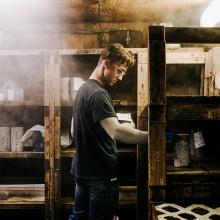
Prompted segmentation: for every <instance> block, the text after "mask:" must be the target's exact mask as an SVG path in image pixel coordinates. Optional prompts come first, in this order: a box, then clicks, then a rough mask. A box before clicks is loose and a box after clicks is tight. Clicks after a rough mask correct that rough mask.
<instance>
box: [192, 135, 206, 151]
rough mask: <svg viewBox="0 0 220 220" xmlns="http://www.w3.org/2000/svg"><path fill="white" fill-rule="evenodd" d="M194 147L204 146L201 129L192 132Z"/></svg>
mask: <svg viewBox="0 0 220 220" xmlns="http://www.w3.org/2000/svg"><path fill="white" fill-rule="evenodd" d="M194 141H195V148H200V147H203V146H205V141H204V138H203V135H202V132H201V131H198V132H196V133H194Z"/></svg>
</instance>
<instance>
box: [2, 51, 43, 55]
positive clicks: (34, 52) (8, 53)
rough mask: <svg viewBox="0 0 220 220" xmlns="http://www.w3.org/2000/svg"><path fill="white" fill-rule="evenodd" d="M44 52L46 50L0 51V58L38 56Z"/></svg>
mask: <svg viewBox="0 0 220 220" xmlns="http://www.w3.org/2000/svg"><path fill="white" fill-rule="evenodd" d="M44 52H45V50H0V56H32V55H37V56H38V55H41V54H42V53H44Z"/></svg>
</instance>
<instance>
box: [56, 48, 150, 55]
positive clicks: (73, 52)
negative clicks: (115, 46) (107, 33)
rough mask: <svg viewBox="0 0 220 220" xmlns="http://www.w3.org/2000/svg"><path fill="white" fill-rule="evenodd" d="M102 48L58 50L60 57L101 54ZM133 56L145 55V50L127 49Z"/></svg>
mask: <svg viewBox="0 0 220 220" xmlns="http://www.w3.org/2000/svg"><path fill="white" fill-rule="evenodd" d="M102 49H103V48H90V49H59V50H58V53H59V54H60V55H77V54H79V55H80V54H82V55H83V54H101V51H102ZM127 50H129V51H131V52H132V53H134V54H138V53H147V48H127Z"/></svg>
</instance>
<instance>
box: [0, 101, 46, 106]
mask: <svg viewBox="0 0 220 220" xmlns="http://www.w3.org/2000/svg"><path fill="white" fill-rule="evenodd" d="M2 106H3V107H11V106H12V107H13V106H44V104H43V103H36V102H35V101H22V102H18V101H0V107H2Z"/></svg>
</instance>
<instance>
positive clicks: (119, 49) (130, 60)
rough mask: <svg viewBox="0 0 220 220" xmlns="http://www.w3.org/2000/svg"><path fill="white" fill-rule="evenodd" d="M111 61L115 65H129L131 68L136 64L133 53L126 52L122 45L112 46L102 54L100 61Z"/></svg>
mask: <svg viewBox="0 0 220 220" xmlns="http://www.w3.org/2000/svg"><path fill="white" fill-rule="evenodd" d="M105 59H109V60H110V62H111V63H113V64H125V63H126V64H127V66H128V68H131V67H132V66H133V65H134V64H135V57H134V54H133V53H132V52H131V51H128V50H126V49H125V48H124V47H123V45H122V44H119V43H115V44H110V45H108V46H107V47H106V48H104V49H103V50H102V52H101V56H100V60H105Z"/></svg>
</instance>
